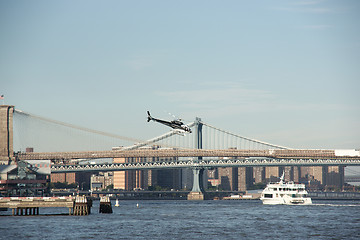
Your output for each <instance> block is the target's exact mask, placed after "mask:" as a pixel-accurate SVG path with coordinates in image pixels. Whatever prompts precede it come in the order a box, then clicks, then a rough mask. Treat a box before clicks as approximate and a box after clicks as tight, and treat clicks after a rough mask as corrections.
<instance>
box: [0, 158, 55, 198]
mask: <svg viewBox="0 0 360 240" xmlns="http://www.w3.org/2000/svg"><path fill="white" fill-rule="evenodd" d="M39 169H40V168H37V167H35V166H33V165H32V164H29V163H28V162H26V161H18V162H17V165H0V194H1V195H2V196H38V195H40V196H41V195H43V194H44V193H45V192H46V183H47V181H48V176H49V175H48V174H47V173H46V172H44V171H39ZM49 170H50V167H49Z"/></svg>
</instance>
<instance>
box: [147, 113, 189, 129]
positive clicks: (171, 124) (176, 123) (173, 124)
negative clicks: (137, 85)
mask: <svg viewBox="0 0 360 240" xmlns="http://www.w3.org/2000/svg"><path fill="white" fill-rule="evenodd" d="M147 114H148V118H147V121H148V122H150V121H151V120H152V121H155V122H158V123H161V124H164V125H166V126H169V127H171V128H173V129H175V131H179V133H183V134H184V133H186V132H188V133H191V129H190V127H189V126H188V125H186V124H184V123H183V122H182V121H180V120H181V119H178V120H173V121H165V120H161V119H157V118H153V117H152V116H151V115H150V112H149V111H147Z"/></svg>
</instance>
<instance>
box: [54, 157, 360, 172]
mask: <svg viewBox="0 0 360 240" xmlns="http://www.w3.org/2000/svg"><path fill="white" fill-rule="evenodd" d="M334 165H343V166H360V159H293V158H253V157H252V158H242V159H202V160H193V159H189V160H178V161H160V162H157V161H150V162H130V163H104V164H84V165H79V164H77V165H63V164H61V165H60V164H59V165H51V172H52V173H65V172H103V171H124V170H149V169H174V168H215V167H260V166H334Z"/></svg>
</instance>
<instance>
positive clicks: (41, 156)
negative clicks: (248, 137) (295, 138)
mask: <svg viewBox="0 0 360 240" xmlns="http://www.w3.org/2000/svg"><path fill="white" fill-rule="evenodd" d="M17 157H18V159H19V160H45V159H46V160H55V159H96V158H129V157H135V158H145V157H269V158H301V159H304V158H317V159H324V158H337V159H341V158H344V159H345V158H346V159H348V158H354V159H360V156H339V155H336V154H335V150H322V149H320V150H303V149H296V150H295V149H291V150H290V149H281V150H237V149H226V150H205V149H159V150H147V149H138V150H120V151H114V150H112V151H89V152H43V153H19V154H18V155H17Z"/></svg>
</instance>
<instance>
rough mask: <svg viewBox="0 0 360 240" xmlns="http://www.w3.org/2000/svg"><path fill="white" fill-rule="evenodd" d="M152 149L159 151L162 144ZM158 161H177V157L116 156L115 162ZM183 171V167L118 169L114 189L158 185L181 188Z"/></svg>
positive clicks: (146, 187) (166, 187) (129, 189)
mask: <svg viewBox="0 0 360 240" xmlns="http://www.w3.org/2000/svg"><path fill="white" fill-rule="evenodd" d="M150 149H152V150H154V151H157V150H158V149H160V146H153V147H150ZM156 161H161V162H162V161H177V158H176V157H172V158H156V157H152V158H114V163H136V162H156ZM183 171H184V170H183V169H164V170H159V169H157V170H126V171H116V172H114V189H122V190H127V191H131V190H136V189H148V188H149V187H155V186H158V187H161V188H163V189H169V190H170V189H176V190H180V189H181V188H182V186H183Z"/></svg>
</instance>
